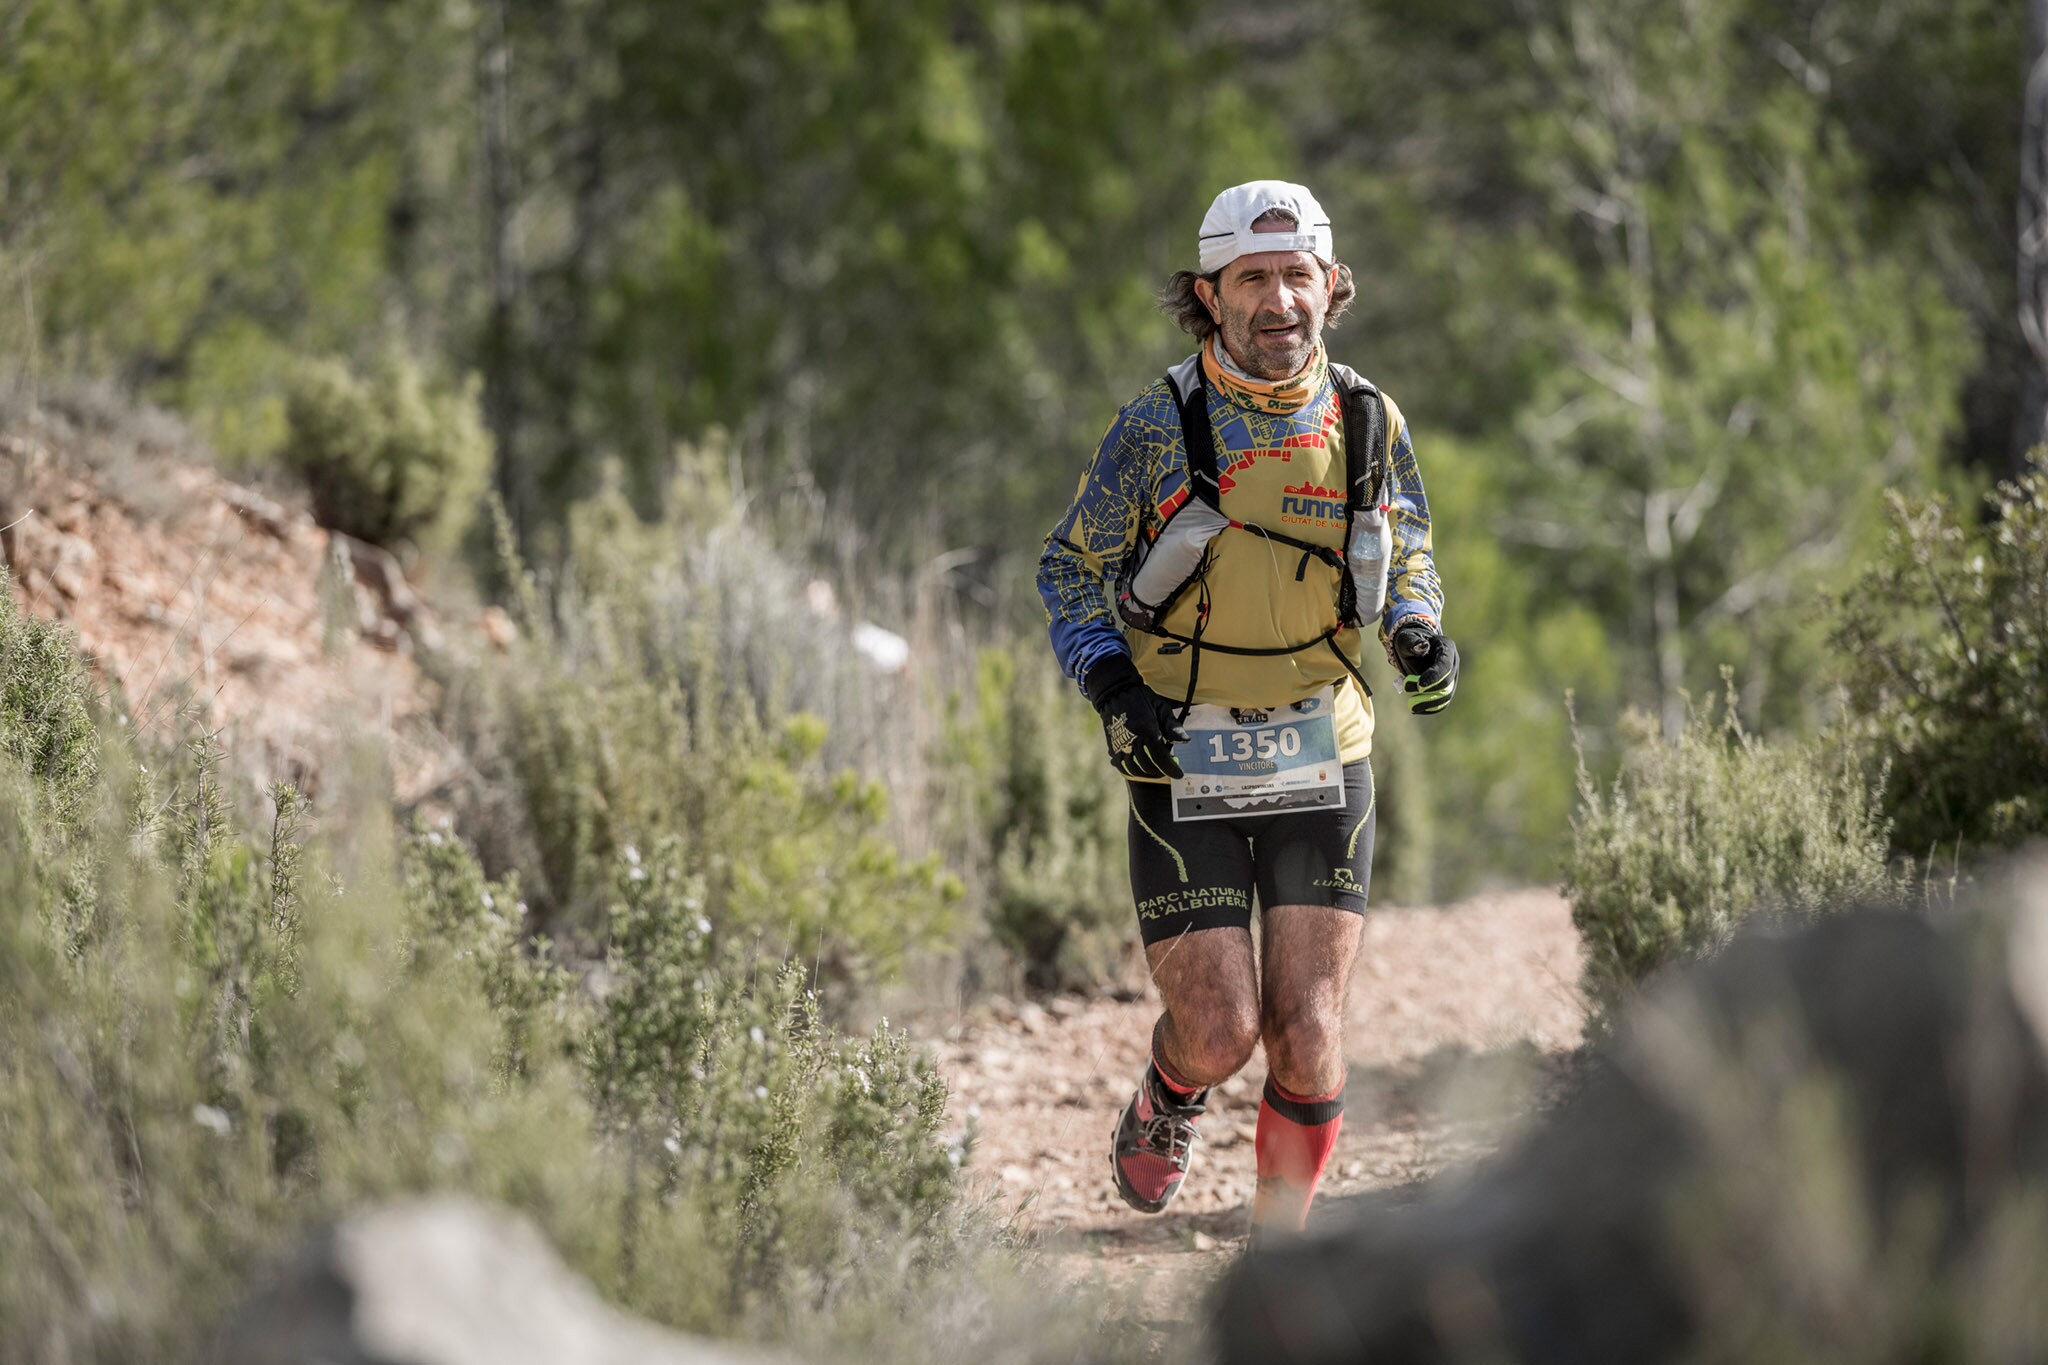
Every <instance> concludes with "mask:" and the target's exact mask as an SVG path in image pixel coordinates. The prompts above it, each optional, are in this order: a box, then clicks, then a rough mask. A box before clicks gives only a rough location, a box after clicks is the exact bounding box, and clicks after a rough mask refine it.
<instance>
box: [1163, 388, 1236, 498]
mask: <svg viewBox="0 0 2048 1365" xmlns="http://www.w3.org/2000/svg"><path fill="white" fill-rule="evenodd" d="M1166 387H1167V388H1168V389H1170V390H1172V392H1173V401H1174V403H1175V405H1176V406H1178V407H1179V408H1180V433H1181V440H1182V441H1183V442H1185V443H1186V446H1187V454H1188V487H1189V488H1191V489H1193V490H1194V494H1195V496H1196V497H1198V498H1200V499H1201V500H1202V501H1203V502H1205V503H1207V504H1209V506H1211V507H1213V508H1215V509H1216V510H1217V511H1219V512H1220V511H1222V510H1223V506H1222V503H1223V484H1222V480H1221V478H1220V477H1219V476H1218V473H1217V469H1216V432H1215V430H1214V429H1213V428H1211V427H1210V425H1209V381H1208V380H1206V379H1204V378H1203V377H1202V361H1201V355H1200V353H1199V352H1197V353H1196V354H1195V355H1194V356H1192V357H1190V358H1189V359H1188V360H1185V361H1183V362H1181V363H1180V364H1178V365H1176V366H1174V367H1173V368H1172V369H1170V370H1168V371H1167V372H1166Z"/></svg>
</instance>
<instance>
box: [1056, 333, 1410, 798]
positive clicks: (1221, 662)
mask: <svg viewBox="0 0 2048 1365" xmlns="http://www.w3.org/2000/svg"><path fill="white" fill-rule="evenodd" d="M1204 359H1205V360H1209V361H1210V365H1209V369H1210V373H1211V374H1212V375H1213V374H1214V373H1215V371H1214V368H1213V366H1214V361H1213V359H1211V358H1210V357H1207V356H1205V357H1204ZM1206 388H1207V393H1208V403H1209V422H1210V426H1211V428H1212V430H1213V432H1214V434H1215V441H1216V458H1217V469H1218V471H1219V474H1220V479H1219V485H1220V488H1221V495H1220V498H1219V504H1220V507H1221V510H1222V511H1223V513H1224V515H1225V516H1227V517H1229V518H1231V519H1232V520H1234V521H1240V522H1247V523H1251V524H1253V525H1257V526H1263V527H1267V528H1269V529H1271V530H1274V531H1278V532H1282V533H1284V534H1286V535H1289V536H1292V537H1294V538H1295V539H1297V540H1302V541H1306V542H1309V543H1312V544H1318V545H1328V546H1330V547H1331V548H1333V549H1336V550H1338V551H1340V552H1341V551H1342V549H1343V547H1344V532H1345V504H1344V493H1343V489H1344V487H1345V483H1346V477H1347V464H1346V460H1345V452H1344V422H1343V415H1342V407H1341V403H1340V401H1339V398H1338V395H1337V390H1336V385H1335V383H1334V381H1333V380H1332V379H1331V378H1330V376H1329V374H1328V371H1327V367H1324V370H1323V373H1322V378H1321V383H1320V385H1319V386H1318V387H1317V389H1316V391H1315V392H1314V393H1313V394H1312V395H1311V396H1309V398H1308V399H1307V400H1306V401H1305V402H1303V403H1301V404H1300V405H1299V406H1298V407H1296V408H1294V410H1293V411H1269V410H1266V409H1265V407H1262V406H1260V405H1258V404H1257V396H1256V394H1255V393H1251V392H1248V388H1249V386H1244V385H1230V384H1217V383H1211V384H1209V385H1207V386H1206ZM1386 408H1387V443H1388V451H1387V455H1388V464H1389V469H1390V471H1391V476H1392V477H1391V480H1390V491H1389V498H1388V502H1389V508H1390V512H1389V515H1390V516H1391V517H1392V521H1393V559H1392V563H1391V565H1390V566H1389V573H1388V583H1387V601H1386V605H1385V607H1384V608H1383V610H1382V611H1381V613H1380V618H1379V633H1380V638H1381V640H1382V642H1384V641H1385V639H1386V638H1387V636H1388V635H1389V634H1391V632H1392V631H1393V629H1394V627H1395V626H1397V625H1398V624H1400V623H1401V622H1402V621H1403V620H1405V619H1407V618H1408V617H1411V616H1420V617H1425V618H1427V619H1429V620H1431V621H1436V622H1439V623H1440V622H1441V621H1442V619H1443V601H1444V599H1443V585H1442V583H1441V582H1440V581H1439V580H1438V578H1437V572H1436V563H1435V559H1434V556H1433V554H1432V552H1431V546H1430V529H1429V503H1428V500H1427V499H1426V498H1425V497H1424V495H1423V490H1422V478H1421V475H1420V474H1419V473H1418V472H1417V470H1416V465H1415V449H1414V445H1413V442H1412V441H1411V440H1410V437H1409V432H1408V427H1407V423H1406V422H1405V421H1404V420H1403V418H1402V416H1401V411H1400V409H1399V408H1398V407H1396V406H1395V405H1394V402H1393V400H1392V399H1387V400H1386ZM1191 496H1193V493H1192V489H1191V488H1190V487H1189V482H1188V469H1187V448H1186V445H1185V443H1184V442H1183V440H1182V437H1181V430H1180V412H1179V409H1178V407H1177V406H1176V404H1175V401H1174V395H1173V390H1172V388H1171V387H1170V386H1169V385H1168V384H1167V382H1166V381H1165V380H1164V379H1159V380H1156V381H1154V382H1153V383H1152V384H1151V386H1149V387H1148V388H1147V389H1146V390H1145V391H1144V392H1143V393H1141V394H1139V395H1138V397H1137V398H1136V399H1135V400H1133V401H1132V402H1131V403H1129V404H1127V405H1126V406H1125V407H1124V408H1123V410H1122V411H1121V412H1119V413H1118V414H1117V416H1116V420H1115V421H1113V422H1111V423H1110V425H1109V430H1108V431H1107V432H1106V433H1105V434H1104V436H1103V438H1102V443H1101V445H1100V446H1099V447H1098V448H1097V449H1096V452H1095V458H1094V459H1093V460H1092V461H1091V462H1090V464H1089V466H1088V470H1087V472H1086V473H1085V474H1084V475H1082V478H1081V486H1080V489H1079V491H1078V492H1077V493H1076V494H1075V496H1074V502H1073V505H1072V506H1071V507H1069V508H1068V509H1067V513H1066V515H1065V516H1063V517H1062V518H1061V519H1060V521H1059V524H1058V525H1057V526H1055V527H1054V528H1053V531H1052V534H1051V535H1050V536H1048V537H1047V538H1046V543H1045V552H1044V554H1043V555H1042V556H1041V557H1040V559H1039V563H1038V591H1039V595H1040V597H1041V598H1042V599H1043V600H1044V603H1045V608H1046V612H1047V614H1048V616H1049V617H1050V621H1051V633H1052V647H1053V653H1054V654H1055V655H1056V656H1057V657H1058V659H1059V661H1060V667H1061V668H1062V669H1063V670H1065V672H1066V674H1067V676H1069V677H1071V678H1074V679H1075V680H1077V681H1078V680H1079V679H1080V678H1082V677H1083V676H1084V675H1085V674H1086V673H1087V671H1088V669H1089V668H1090V667H1091V666H1092V665H1094V664H1095V663H1097V662H1099V661H1100V660H1102V659H1103V658H1104V657H1105V656H1107V655H1109V654H1112V653H1122V654H1128V655H1130V656H1131V657H1132V658H1133V660H1134V661H1135V662H1136V664H1137V666H1138V670H1139V672H1140V673H1141V674H1142V675H1143V676H1144V678H1145V681H1146V683H1147V684H1148V685H1149V686H1150V687H1152V689H1153V690H1154V691H1156V692H1158V693H1159V694H1160V695H1162V696H1165V697H1170V698H1172V699H1174V700H1176V701H1178V700H1180V699H1181V698H1182V697H1183V696H1184V695H1186V694H1187V690H1188V684H1189V668H1190V665H1191V664H1192V663H1193V660H1192V658H1191V657H1190V654H1191V651H1190V650H1189V649H1188V648H1187V647H1186V646H1184V645H1183V644H1182V643H1181V642H1179V641H1174V640H1169V639H1167V638H1165V637H1163V636H1155V635H1150V634H1147V633H1145V632H1141V631H1130V632H1128V633H1127V632H1126V631H1125V629H1124V626H1123V624H1122V622H1121V621H1120V620H1119V618H1118V617H1117V614H1116V611H1115V608H1114V606H1113V604H1112V603H1113V596H1114V586H1113V585H1114V584H1115V582H1116V579H1117V576H1118V574H1119V573H1120V572H1121V571H1122V568H1123V565H1124V561H1125V559H1126V558H1127V557H1128V556H1129V555H1130V554H1131V553H1132V552H1133V551H1134V550H1135V548H1136V547H1137V545H1138V544H1139V539H1140V537H1143V538H1145V540H1147V541H1149V540H1150V539H1151V538H1153V537H1155V536H1157V535H1158V533H1159V530H1160V528H1161V527H1162V526H1163V525H1164V524H1165V522H1166V519H1167V518H1168V517H1169V516H1171V515H1172V514H1173V512H1174V510H1175V509H1176V508H1177V507H1179V506H1180V504H1181V503H1182V502H1184V501H1185V500H1186V499H1187V498H1189V497H1191ZM1310 564H1311V567H1312V569H1313V571H1311V572H1306V573H1304V572H1303V571H1302V556H1301V555H1299V554H1298V553H1290V552H1289V551H1288V550H1287V549H1286V548H1285V547H1283V546H1278V545H1275V544H1273V543H1272V542H1270V541H1266V540H1264V539H1262V538H1260V537H1259V536H1257V535H1255V534H1252V533H1249V532H1245V531H1241V530H1235V529H1232V530H1226V531H1224V532H1222V533H1221V534H1220V535H1218V536H1217V538H1216V540H1215V541H1214V542H1212V546H1211V552H1210V555H1209V558H1208V560H1207V561H1206V568H1205V569H1204V572H1203V575H1202V580H1201V588H1202V589H1203V591H1196V590H1194V589H1191V590H1190V591H1188V592H1185V593H1183V594H1181V597H1180V599H1179V600H1178V601H1177V602H1176V603H1175V605H1174V607H1173V609H1172V610H1171V611H1170V612H1169V613H1168V615H1167V618H1166V620H1165V621H1164V622H1163V623H1162V624H1163V625H1164V626H1165V627H1166V628H1167V629H1168V630H1169V631H1170V632H1171V633H1173V634H1177V635H1189V634H1192V633H1193V628H1194V625H1195V618H1196V615H1197V614H1198V613H1200V612H1202V611H1204V610H1206V611H1207V613H1208V616H1207V620H1206V622H1205V623H1204V627H1203V639H1204V640H1205V641H1207V642H1212V643H1215V644H1223V645H1230V646H1235V647H1238V648H1244V649H1281V648H1285V647H1287V646H1292V645H1298V644H1301V643H1302V642H1304V641H1312V640H1316V639H1317V638H1318V637H1319V636H1320V635H1321V634H1322V633H1323V632H1324V631H1326V630H1327V629H1328V628H1329V627H1330V625H1331V623H1332V621H1334V619H1335V614H1336V605H1335V603H1336V590H1337V584H1336V578H1335V575H1336V574H1337V573H1338V572H1339V571H1338V570H1336V569H1334V568H1329V567H1326V566H1322V565H1320V564H1316V563H1315V562H1314V561H1310ZM1361 634H1362V633H1361V632H1360V631H1359V630H1357V629H1356V628H1351V629H1346V630H1343V631H1341V632H1339V633H1338V634H1337V636H1336V637H1335V639H1334V643H1335V645H1336V646H1337V648H1338V649H1341V650H1342V651H1344V654H1345V656H1346V657H1347V658H1349V659H1351V660H1352V661H1353V662H1354V663H1360V662H1362V660H1361V649H1362V643H1363V642H1362V639H1361ZM1196 680H1197V683H1198V686H1197V687H1196V690H1195V693H1194V698H1193V699H1194V700H1195V701H1196V702H1198V703H1212V704H1218V705H1226V706H1240V707H1250V706H1268V707H1277V706H1283V705H1286V704H1287V703H1289V702H1293V701H1299V700H1301V699H1302V698H1304V697H1308V696H1312V695H1314V694H1315V693H1316V692H1317V691H1318V690H1320V689H1321V688H1323V687H1325V686H1334V687H1335V688H1336V695H1337V737H1338V744H1339V748H1340V751H1341V752H1342V754H1343V758H1344V760H1345V761H1346V762H1350V761H1352V760H1354V759H1358V758H1363V757H1364V756H1365V755H1366V754H1367V753H1369V752H1370V751H1371V749H1372V703H1371V700H1370V699H1369V698H1367V697H1365V696H1363V695H1362V694H1361V693H1360V690H1359V688H1358V685H1357V683H1356V682H1355V681H1353V679H1352V677H1351V675H1350V673H1349V671H1348V670H1346V669H1345V667H1344V666H1343V664H1342V663H1341V662H1340V661H1339V660H1338V659H1337V658H1336V657H1335V656H1334V655H1333V654H1332V653H1331V652H1330V649H1329V647H1328V646H1327V645H1323V644H1317V645H1315V646H1314V647H1313V648H1305V649H1300V650H1296V651H1294V652H1292V653H1284V654H1277V655H1270V656H1255V655H1242V654H1229V653H1224V652H1220V651H1216V650H1205V651H1203V653H1202V655H1201V661H1200V665H1199V670H1198V672H1197V674H1196Z"/></svg>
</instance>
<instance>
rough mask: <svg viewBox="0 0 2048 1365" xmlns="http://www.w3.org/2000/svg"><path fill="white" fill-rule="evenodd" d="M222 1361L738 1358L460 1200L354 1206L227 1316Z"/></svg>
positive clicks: (511, 1222)
mask: <svg viewBox="0 0 2048 1365" xmlns="http://www.w3.org/2000/svg"><path fill="white" fill-rule="evenodd" d="M218 1359H219V1360H220V1361H221V1362H222V1365H311V1363H312V1362H316V1361H317V1362H319V1365H570V1363H571V1362H575V1363H576V1365H740V1362H746V1361H759V1360H760V1359H761V1357H758V1356H755V1355H753V1354H751V1353H746V1352H741V1351H738V1350H734V1349H732V1348H729V1347H726V1346H723V1345H717V1344H709V1343H705V1342H701V1341H698V1340H696V1339H694V1338H690V1337H685V1336H681V1335H679V1334H677V1333H674V1332H669V1331H667V1330H664V1329H662V1328H658V1327H656V1326H654V1325H653V1324H651V1323H647V1322H643V1321H641V1320H640V1319H638V1318H635V1317H632V1316H630V1315H628V1314H625V1313H621V1312H619V1311H618V1310H617V1309H614V1308H612V1307H610V1306H609V1305H607V1304H605V1303H603V1302H602V1301H601V1300H599V1298H598V1297H597V1294H596V1292H595V1291H593V1290H592V1289H591V1287H590V1286H589V1285H588V1284H586V1283H585V1282H584V1281H583V1280H582V1279H580V1278H578V1277H577V1276H576V1275H575V1274H574V1273H572V1272H571V1271H570V1270H569V1269H568V1267H566V1266H564V1265H563V1264H562V1262H561V1259H560V1258H559V1257H557V1256H556V1255H555V1253H554V1250H553V1249H552V1248H551V1247H549V1246H548V1244H547V1243H546V1242H545V1241H544V1240H543V1239H542V1237H541V1235H540V1233H539V1232H537V1231H536V1230H535V1229H534V1228H533V1226H532V1225H531V1224H529V1223H527V1222H525V1221H524V1220H522V1219H519V1218H515V1217H513V1216H511V1215H509V1214H505V1213H501V1212H498V1211H495V1210H492V1209H487V1208H484V1207H482V1206H481V1205H477V1204H473V1203H470V1202H468V1201H466V1200H462V1199H454V1198H443V1199H428V1200H420V1201H417V1202H413V1203H405V1204H393V1205H389V1206H387V1207H384V1208H379V1209H373V1210H368V1211H366V1212H363V1213H359V1214H355V1215H353V1216H351V1217H349V1218H347V1219H345V1220H343V1221H342V1222H341V1223H340V1224H339V1225H337V1226H335V1227H332V1228H329V1229H327V1230H326V1231H324V1232H322V1233H321V1234H320V1235H319V1236H317V1237H316V1238H314V1239H313V1240H312V1241H311V1242H310V1243H309V1244H308V1245H307V1246H306V1247H305V1248H304V1249H303V1250H301V1251H300V1253H299V1254H298V1256H296V1257H295V1258H293V1259H292V1260H291V1261H290V1262H289V1263H288V1264H286V1265H285V1266H284V1267H282V1268H281V1269H280V1270H279V1272H278V1274H277V1275H276V1276H275V1277H274V1279H273V1280H272V1281H271V1282H270V1283H268V1284H265V1285H263V1286H262V1287H260V1288H259V1289H258V1290H257V1292H256V1293H255V1294H254V1295H253V1296H252V1297H251V1298H250V1299H249V1301H248V1302H247V1303H245V1304H244V1305H243V1306H242V1309H241V1311H240V1312H239V1313H237V1314H236V1315H235V1317H234V1319H233V1320H232V1321H231V1323H230V1325H229V1328H228V1331H227V1333H226V1336H225V1339H224V1341H223V1342H222V1347H221V1351H220V1354H219V1356H218Z"/></svg>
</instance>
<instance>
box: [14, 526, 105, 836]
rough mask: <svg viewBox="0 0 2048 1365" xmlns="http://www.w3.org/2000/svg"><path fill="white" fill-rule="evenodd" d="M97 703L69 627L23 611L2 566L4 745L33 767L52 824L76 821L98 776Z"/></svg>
mask: <svg viewBox="0 0 2048 1365" xmlns="http://www.w3.org/2000/svg"><path fill="white" fill-rule="evenodd" d="M93 705H94V698H93V689H92V682H91V679H90V678H89V677H87V675H86V671H85V667H84V665H83V664H82V663H81V662H80V661H79V658H78V655H77V653H76V652H75V651H74V650H73V649H72V647H71V645H70V642H69V641H68V640H66V638H65V636H64V633H63V632H62V631H61V630H59V629H58V628H57V627H55V626H53V625H50V624H49V623H47V622H44V621H39V620H37V619H36V618H34V617H32V616H25V615H23V614H22V612H21V610H20V609H19V608H18V607H16V606H15V604H14V592H13V584H12V582H11V581H10V576H9V574H8V572H7V570H6V569H5V568H4V567H0V752H4V753H5V754H6V755H7V756H8V757H9V758H11V759H13V760H14V761H15V762H16V763H18V764H20V765H21V766H22V767H23V768H24V769H25V770H26V771H28V772H30V773H32V774H34V775H35V778H36V788H35V789H36V792H37V794H38V795H39V797H40V798H41V799H42V801H43V802H44V804H45V814H44V818H45V819H46V820H47V821H48V822H49V828H50V829H51V831H52V832H63V833H68V832H69V831H71V830H72V829H74V828H76V826H77V824H78V822H79V820H80V819H81V818H82V817H83V816H84V814H85V811H86V803H87V801H88V800H89V799H90V797H91V796H92V795H93V793H94V790H95V786H96V783H97V781H98V778H99V743H98V740H97V738H96V737H95V736H94V734H93Z"/></svg>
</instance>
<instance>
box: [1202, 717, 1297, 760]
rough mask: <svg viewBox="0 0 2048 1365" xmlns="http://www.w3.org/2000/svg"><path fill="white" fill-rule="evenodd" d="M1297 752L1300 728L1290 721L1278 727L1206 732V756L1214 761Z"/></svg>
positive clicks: (1282, 756)
mask: <svg viewBox="0 0 2048 1365" xmlns="http://www.w3.org/2000/svg"><path fill="white" fill-rule="evenodd" d="M1300 752H1301V732H1300V731H1299V730H1297V729H1295V728H1294V727H1293V726H1292V725H1285V726H1282V727H1281V728H1280V729H1278V730H1261V731H1259V732H1258V733H1257V734H1256V735H1254V734H1252V733H1251V732H1250V731H1249V730H1232V731H1230V732H1229V733H1228V734H1224V733H1221V732H1218V733H1215V734H1212V735H1210V736H1209V757H1210V758H1211V759H1212V760H1213V761H1215V762H1217V763H1243V762H1246V761H1247V760H1249V759H1252V758H1267V759H1270V758H1293V757H1294V756H1295V755H1297V754H1299V753H1300Z"/></svg>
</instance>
